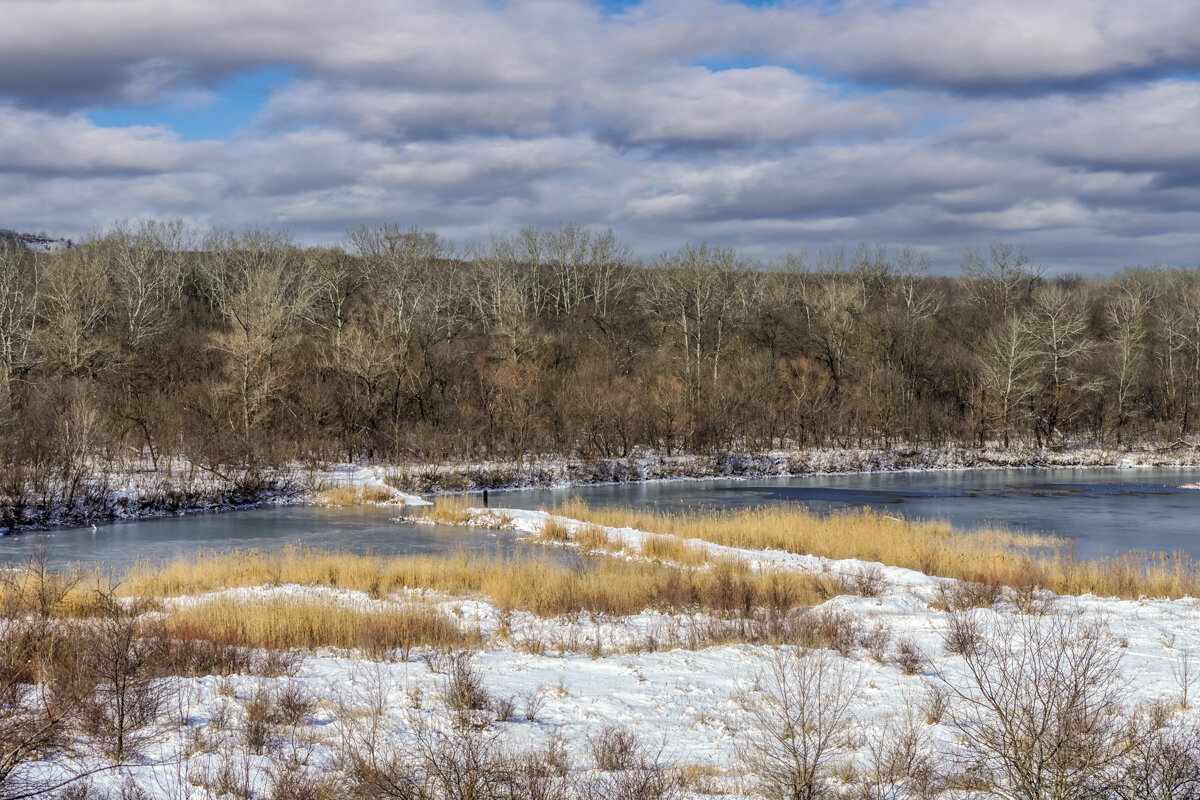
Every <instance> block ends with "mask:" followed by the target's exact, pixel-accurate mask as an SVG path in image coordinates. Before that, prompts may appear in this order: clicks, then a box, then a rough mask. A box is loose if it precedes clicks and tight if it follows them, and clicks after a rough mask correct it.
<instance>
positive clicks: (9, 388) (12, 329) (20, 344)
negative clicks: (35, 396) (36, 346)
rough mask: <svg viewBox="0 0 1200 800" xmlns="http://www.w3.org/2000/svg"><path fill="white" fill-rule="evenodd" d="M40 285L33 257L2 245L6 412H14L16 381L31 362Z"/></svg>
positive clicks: (0, 325) (0, 336) (1, 355)
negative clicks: (13, 402)
mask: <svg viewBox="0 0 1200 800" xmlns="http://www.w3.org/2000/svg"><path fill="white" fill-rule="evenodd" d="M38 283H39V282H38V270H37V262H36V259H35V258H34V256H32V255H29V254H26V253H25V252H24V251H23V250H19V249H17V248H16V247H11V246H8V245H5V244H2V243H0V407H2V409H3V410H4V411H5V412H7V411H9V410H11V408H12V396H13V381H14V380H15V379H16V377H17V375H18V374H19V373H20V372H21V371H22V370H23V369H24V368H25V366H26V365H27V364H28V363H29V360H30V352H29V348H30V342H31V341H32V340H33V334H34V325H35V322H36V319H37V311H38V308H37V303H38Z"/></svg>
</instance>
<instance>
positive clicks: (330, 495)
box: [313, 485, 395, 506]
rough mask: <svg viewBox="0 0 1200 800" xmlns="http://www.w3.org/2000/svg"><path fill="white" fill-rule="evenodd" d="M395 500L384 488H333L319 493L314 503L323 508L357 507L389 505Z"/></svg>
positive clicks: (389, 491)
mask: <svg viewBox="0 0 1200 800" xmlns="http://www.w3.org/2000/svg"><path fill="white" fill-rule="evenodd" d="M394 500H395V495H393V494H392V492H391V490H389V489H385V488H384V487H382V486H361V485H360V486H333V487H330V488H328V489H323V490H321V491H319V492H317V495H316V497H314V498H313V502H315V503H317V504H318V505H323V506H356V505H366V504H370V503H388V502H392V501H394Z"/></svg>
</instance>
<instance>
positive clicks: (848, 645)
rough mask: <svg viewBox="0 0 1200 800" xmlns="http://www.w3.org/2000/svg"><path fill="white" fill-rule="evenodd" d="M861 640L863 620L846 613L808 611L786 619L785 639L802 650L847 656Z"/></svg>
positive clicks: (829, 610)
mask: <svg viewBox="0 0 1200 800" xmlns="http://www.w3.org/2000/svg"><path fill="white" fill-rule="evenodd" d="M861 639H862V621H861V620H860V619H859V618H858V617H857V616H855V615H854V614H852V613H850V612H849V611H842V610H840V609H836V608H815V609H808V610H806V611H804V612H802V613H800V614H798V615H795V616H793V617H791V618H790V619H789V620H788V625H787V637H786V640H787V641H788V642H789V643H792V644H797V645H800V646H801V647H806V648H828V649H831V650H837V651H838V653H839V654H841V655H849V654H850V653H852V652H854V648H855V647H857V646H858V643H859V641H860V640H861Z"/></svg>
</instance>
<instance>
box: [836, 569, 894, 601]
mask: <svg viewBox="0 0 1200 800" xmlns="http://www.w3.org/2000/svg"><path fill="white" fill-rule="evenodd" d="M842 580H843V581H844V582H845V584H846V588H847V589H849V590H850V591H851V592H852V593H854V594H856V595H859V596H860V597H879V596H880V595H881V594H883V593H884V592H886V591H887V590H888V582H887V579H886V578H884V577H883V567H881V566H879V565H878V564H866V565H864V566H862V567H860V568H859V569H857V570H855V571H853V572H851V573H849V574H848V575H843V576H842Z"/></svg>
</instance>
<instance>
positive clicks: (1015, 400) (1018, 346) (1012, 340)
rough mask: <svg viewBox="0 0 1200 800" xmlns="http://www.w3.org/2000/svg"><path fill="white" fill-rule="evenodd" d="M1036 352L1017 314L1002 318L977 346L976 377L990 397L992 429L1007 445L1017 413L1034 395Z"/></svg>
mask: <svg viewBox="0 0 1200 800" xmlns="http://www.w3.org/2000/svg"><path fill="white" fill-rule="evenodd" d="M1036 359H1037V351H1036V349H1035V342H1034V337H1033V332H1032V331H1030V329H1029V327H1028V325H1026V323H1025V321H1024V320H1023V319H1021V318H1020V317H1019V316H1017V315H1016V314H1012V315H1009V316H1007V317H1005V318H1004V319H1003V320H1002V321H1001V322H1000V323H999V324H998V325H997V326H996V327H995V328H993V329H992V330H991V331H989V332H988V334H987V335H986V336H985V337H984V339H983V343H982V344H981V345H980V348H979V367H980V369H979V377H980V380H981V383H982V385H983V389H984V392H985V395H986V396H987V397H988V398H990V400H991V403H990V406H991V409H992V410H991V413H990V414H989V416H990V417H991V420H992V426H993V428H999V430H1000V431H1001V435H1002V438H1003V441H1004V446H1005V447H1008V445H1009V441H1010V439H1011V438H1012V433H1013V427H1014V423H1015V422H1016V421H1017V414H1018V412H1019V411H1020V410H1021V409H1022V408H1024V407H1025V405H1026V401H1027V400H1028V399H1029V397H1030V396H1031V395H1032V394H1033V385H1032V383H1031V379H1032V378H1033V375H1034V370H1035V363H1036Z"/></svg>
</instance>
